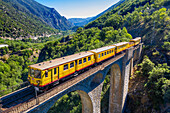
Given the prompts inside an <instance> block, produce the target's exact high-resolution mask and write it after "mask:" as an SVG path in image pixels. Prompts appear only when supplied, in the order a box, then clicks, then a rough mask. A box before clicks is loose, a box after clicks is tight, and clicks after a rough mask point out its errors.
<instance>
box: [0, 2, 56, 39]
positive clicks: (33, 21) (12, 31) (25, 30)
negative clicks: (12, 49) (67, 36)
mask: <svg viewBox="0 0 170 113" xmlns="http://www.w3.org/2000/svg"><path fill="white" fill-rule="evenodd" d="M18 8H20V7H18ZM21 9H22V8H21ZM56 31H57V30H55V29H53V28H51V27H50V26H49V25H47V24H46V23H45V22H44V21H43V20H41V19H40V18H38V17H37V16H34V15H33V14H31V13H29V12H27V13H26V11H25V12H24V11H19V10H17V9H16V8H14V7H13V6H12V5H11V3H10V2H9V1H8V2H7V1H6V2H3V1H0V37H11V38H18V37H28V36H29V35H31V36H37V35H43V34H51V33H55V32H56Z"/></svg>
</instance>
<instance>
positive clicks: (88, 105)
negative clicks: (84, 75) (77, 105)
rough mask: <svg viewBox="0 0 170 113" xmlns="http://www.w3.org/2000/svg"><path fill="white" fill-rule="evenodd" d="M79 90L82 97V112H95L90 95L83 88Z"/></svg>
mask: <svg viewBox="0 0 170 113" xmlns="http://www.w3.org/2000/svg"><path fill="white" fill-rule="evenodd" d="M77 92H78V93H79V95H80V97H81V103H82V113H93V104H92V101H91V98H90V97H89V95H88V94H87V93H86V92H84V91H82V90H78V91H77Z"/></svg>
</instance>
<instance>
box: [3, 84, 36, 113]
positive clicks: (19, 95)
mask: <svg viewBox="0 0 170 113" xmlns="http://www.w3.org/2000/svg"><path fill="white" fill-rule="evenodd" d="M33 97H35V92H34V89H33V88H32V87H31V86H28V87H25V88H22V89H20V90H17V91H15V92H13V93H10V94H8V95H5V96H3V97H1V98H0V105H1V108H0V110H1V111H4V110H6V109H8V108H10V107H12V106H16V105H18V104H20V103H23V102H25V101H27V100H29V99H31V98H33ZM1 111H0V112H1Z"/></svg>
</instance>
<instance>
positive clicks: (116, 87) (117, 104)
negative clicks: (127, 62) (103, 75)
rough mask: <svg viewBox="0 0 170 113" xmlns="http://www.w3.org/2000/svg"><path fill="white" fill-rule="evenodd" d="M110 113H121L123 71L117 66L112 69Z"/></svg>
mask: <svg viewBox="0 0 170 113" xmlns="http://www.w3.org/2000/svg"><path fill="white" fill-rule="evenodd" d="M110 75H111V77H110V95H109V113H120V112H121V90H122V87H121V79H122V78H121V71H120V67H119V65H117V64H114V65H113V66H112V67H111V74H110Z"/></svg>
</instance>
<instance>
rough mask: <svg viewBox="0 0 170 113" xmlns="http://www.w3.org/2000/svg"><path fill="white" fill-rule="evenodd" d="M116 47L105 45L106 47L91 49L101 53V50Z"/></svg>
mask: <svg viewBox="0 0 170 113" xmlns="http://www.w3.org/2000/svg"><path fill="white" fill-rule="evenodd" d="M115 47H116V46H105V47H102V48H97V49H93V50H90V51H92V52H95V53H100V52H102V51H106V50H109V49H113V48H115Z"/></svg>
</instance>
